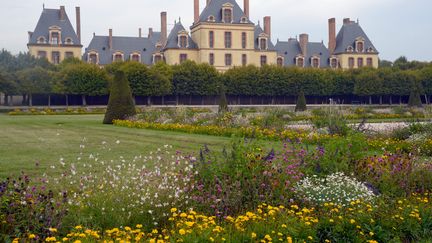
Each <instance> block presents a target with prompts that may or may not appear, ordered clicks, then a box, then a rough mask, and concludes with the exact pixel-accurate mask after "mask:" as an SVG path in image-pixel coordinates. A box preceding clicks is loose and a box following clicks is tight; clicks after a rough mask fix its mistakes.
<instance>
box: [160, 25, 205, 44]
mask: <svg viewBox="0 0 432 243" xmlns="http://www.w3.org/2000/svg"><path fill="white" fill-rule="evenodd" d="M180 31H186V29H185V28H184V26H183V25H182V23H181V22H176V23H175V25H174V27H173V28H172V30H171V32H170V34H169V35H168V38H167V43H166V45H165V47H164V49H180V47H179V46H178V33H179V32H180ZM188 43H189V46H188V47H187V49H197V48H198V45H197V44H196V43H195V42H194V41H193V40H192V38H191V37H190V35H189V34H188Z"/></svg>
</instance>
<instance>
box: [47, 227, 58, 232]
mask: <svg viewBox="0 0 432 243" xmlns="http://www.w3.org/2000/svg"><path fill="white" fill-rule="evenodd" d="M48 230H49V231H50V232H52V233H55V232H57V229H56V228H49V229H48Z"/></svg>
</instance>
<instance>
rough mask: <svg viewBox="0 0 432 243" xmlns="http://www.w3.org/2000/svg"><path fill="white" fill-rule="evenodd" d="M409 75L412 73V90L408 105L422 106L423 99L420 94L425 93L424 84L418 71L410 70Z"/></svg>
mask: <svg viewBox="0 0 432 243" xmlns="http://www.w3.org/2000/svg"><path fill="white" fill-rule="evenodd" d="M408 75H410V80H411V82H410V83H411V90H410V97H409V101H408V106H411V107H414V106H416V107H421V106H422V105H423V104H422V101H421V98H420V95H421V94H422V93H424V90H423V86H422V83H421V81H420V80H419V77H418V73H417V72H414V71H408Z"/></svg>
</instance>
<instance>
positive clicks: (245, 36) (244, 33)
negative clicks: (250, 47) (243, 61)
mask: <svg viewBox="0 0 432 243" xmlns="http://www.w3.org/2000/svg"><path fill="white" fill-rule="evenodd" d="M246 44H247V35H246V32H243V33H242V48H243V49H246Z"/></svg>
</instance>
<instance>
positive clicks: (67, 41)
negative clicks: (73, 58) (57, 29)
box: [65, 37, 73, 45]
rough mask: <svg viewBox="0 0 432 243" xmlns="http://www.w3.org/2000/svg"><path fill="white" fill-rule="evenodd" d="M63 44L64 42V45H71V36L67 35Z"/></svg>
mask: <svg viewBox="0 0 432 243" xmlns="http://www.w3.org/2000/svg"><path fill="white" fill-rule="evenodd" d="M65 44H66V45H73V40H72V38H70V37H67V38H66V39H65Z"/></svg>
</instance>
